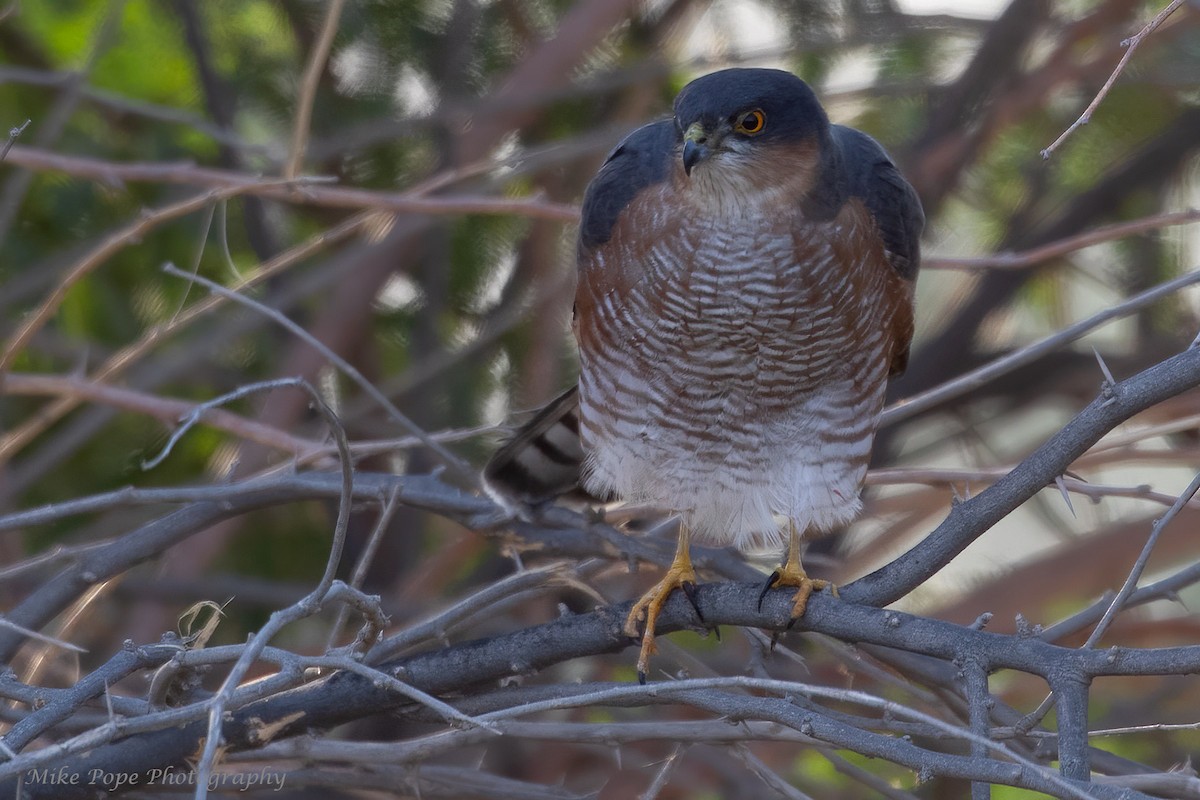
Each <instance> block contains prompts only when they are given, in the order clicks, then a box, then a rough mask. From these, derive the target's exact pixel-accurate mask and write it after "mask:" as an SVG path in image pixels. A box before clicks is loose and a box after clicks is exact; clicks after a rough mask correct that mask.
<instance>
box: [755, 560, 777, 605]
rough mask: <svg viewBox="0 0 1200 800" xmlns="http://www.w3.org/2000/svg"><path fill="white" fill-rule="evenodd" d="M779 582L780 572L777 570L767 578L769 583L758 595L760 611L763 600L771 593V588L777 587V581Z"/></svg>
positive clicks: (765, 584) (764, 585)
mask: <svg viewBox="0 0 1200 800" xmlns="http://www.w3.org/2000/svg"><path fill="white" fill-rule="evenodd" d="M777 580H779V570H775V571H774V572H772V573H771V574H770V575H769V576H768V577H767V582H766V583H764V584H763V588H762V591H761V592H759V593H758V610H759V611H762V603H763V598H765V597H766V596H767V592H769V591H771V587H772V586H774V585H775V581H777Z"/></svg>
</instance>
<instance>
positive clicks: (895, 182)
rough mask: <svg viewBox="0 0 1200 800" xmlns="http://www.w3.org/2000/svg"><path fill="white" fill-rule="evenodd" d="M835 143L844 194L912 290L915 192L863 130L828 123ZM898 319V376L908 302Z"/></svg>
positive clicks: (904, 354) (917, 259)
mask: <svg viewBox="0 0 1200 800" xmlns="http://www.w3.org/2000/svg"><path fill="white" fill-rule="evenodd" d="M830 133H831V135H832V139H833V142H834V143H835V145H836V146H837V147H838V149H839V150H840V156H841V158H840V159H839V160H840V167H841V175H842V180H843V181H844V182H845V187H846V191H847V194H849V196H850V197H851V198H858V199H859V200H860V201H861V202H862V203H863V205H864V206H866V208H867V211H868V212H870V214H871V217H872V218H873V220H874V222H875V227H876V230H877V231H878V235H879V238H880V239H881V240H882V242H883V249H884V254H885V256H886V258H887V260H888V262H889V263H890V264H891V266H892V268H893V269H894V270H895V271H896V274H898V275H899V276H900V277H901V278H903V279H904V281H905V283H906V284H907V285H908V291H910V292H911V291H912V285H913V284H914V283H915V282H916V280H917V271H918V270H919V269H920V267H921V232H922V231H923V230H924V228H925V212H924V210H922V208H921V200H920V198H918V197H917V192H916V190H915V189H913V187H912V186H911V185H910V184H909V182H908V181H906V180H905V179H904V176H903V175H901V174H900V170H899V169H897V168H896V165H895V164H894V163H892V159H891V158H890V157H889V156H888V154H887V152H886V151H885V150H884V149H883V147H882V146H881V145H880V144H879V143H878V142H876V141H875V140H874V139H872V138H871V137H870V136H868V135H867V134H865V133H863V132H862V131H858V130H855V129H854V128H847V127H845V126H843V125H832V126H830ZM906 308H907V309H908V312H907V314H902V315H901V316H900V318H898V319H897V320H896V324H895V331H894V333H895V341H894V345H893V350H892V364H891V374H892V375H899V374H900V373H902V372H904V368H905V367H906V366H907V365H908V349H909V344H910V342H911V341H912V329H913V323H912V310H911V309H912V306H911V303H909V304H906Z"/></svg>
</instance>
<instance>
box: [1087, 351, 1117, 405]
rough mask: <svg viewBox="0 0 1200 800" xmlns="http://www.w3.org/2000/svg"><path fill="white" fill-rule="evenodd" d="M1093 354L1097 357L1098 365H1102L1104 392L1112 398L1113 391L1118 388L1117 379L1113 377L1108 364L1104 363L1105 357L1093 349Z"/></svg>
mask: <svg viewBox="0 0 1200 800" xmlns="http://www.w3.org/2000/svg"><path fill="white" fill-rule="evenodd" d="M1092 353H1094V354H1095V356H1096V363H1097V364H1099V365H1100V371H1101V372H1102V373H1104V392H1105V394H1107V395H1109V396H1111V395H1112V392H1113V390H1114V389H1116V388H1117V379H1116V378H1114V377H1113V374H1112V372H1111V371H1110V370H1109V368H1108V364H1107V363H1105V361H1104V356H1102V355H1100V351H1099V350H1097V349H1096V348H1095V347H1093V348H1092Z"/></svg>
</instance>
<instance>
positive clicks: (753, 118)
mask: <svg viewBox="0 0 1200 800" xmlns="http://www.w3.org/2000/svg"><path fill="white" fill-rule="evenodd" d="M766 126H767V115H766V114H764V113H763V112H762V111H760V110H759V109H757V108H756V109H754V110H753V111H747V112H745V113H743V114H739V115H738V118H737V122H736V123H735V124H734V126H733V129H734V130H736V131H737V132H738V133H744V134H746V135H747V136H757V135H758V134H760V133H762V132H763V128H765V127H766Z"/></svg>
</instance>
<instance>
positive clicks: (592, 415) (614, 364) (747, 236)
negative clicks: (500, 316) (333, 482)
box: [484, 69, 925, 680]
mask: <svg viewBox="0 0 1200 800" xmlns="http://www.w3.org/2000/svg"><path fill="white" fill-rule="evenodd" d="M924 223H925V218H924V214H923V212H922V210H921V204H920V201H919V200H918V198H917V195H916V192H915V191H914V190H913V188H912V187H911V186H910V185H909V184H908V182H907V181H905V180H904V178H903V176H901V174H900V172H899V170H898V169H897V168H896V166H895V164H893V163H892V161H891V159H890V158H889V157H888V155H887V153H886V152H885V151H884V150H883V148H882V147H881V146H880V145H879V144H878V143H877V142H876V141H875V140H874V139H872V138H871V137H870V136H868V135H866V134H865V133H862V132H860V131H857V130H855V129H853V128H848V127H844V126H841V125H833V124H830V122H829V119H828V117H827V116H826V114H825V111H824V109H823V108H822V107H821V104H820V103H819V102H818V101H817V98H816V96H815V95H814V93H813V91H812V90H811V89H810V88H809V86H808V85H807V84H806V83H804V81H802V80H800V79H799V78H797V77H796V76H795V75H792V74H791V73H788V72H784V71H780V70H772V69H727V70H722V71H720V72H715V73H713V74H710V75H706V76H704V77H701V78H698V79H697V80H695V81H693V82H691V83H689V84H688V85H687V86H685V87H684V89H683V90H682V91H681V92H680V93H679V96H678V97H677V98H676V100H675V106H674V117H673V118H671V119H665V120H662V121H659V122H654V123H651V124H649V125H646V126H644V127H642V128H639V129H638V130H636V131H634V132H633V133H631V134H630V135H629V136H628V137H626V138H625V140H624V141H622V142H621V143H620V144H619V145H618V146H617V147H616V149H614V150H613V151H612V153H611V154H610V155H609V156H608V159H607V160H606V161H605V162H604V165H603V166H602V167H601V168H600V171H599V173H598V174H597V175H596V177H595V178H594V179H593V180H592V182H591V184H590V185H589V187H588V189H587V193H586V196H585V198H584V202H583V213H582V221H581V224H580V228H579V244H578V288H577V291H576V296H575V309H574V319H573V328H574V332H575V338H576V341H577V343H578V345H579V366H580V372H579V381H578V386H577V387H575V388H572V389H571V390H570V391H568V392H567V393H566V394H564V395H563V396H561V397H559V398H558V399H557V400H555V401H554V402H553V403H551V404H550V406H548V407H547V408H546V409H545V410H543V411H542V412H541V413H539V414H538V415H537V416H536V417H535V418H534V419H533V420H532V421H531V422H530V423H529V424H528V425H527V426H526V427H525V428H524V429H523V430H521V431H519V432H518V434H517V436H516V437H515V438H514V439H513V440H512V441H511V442H509V443H508V444H507V445H505V446H504V447H503V448H501V450H499V451H498V452H497V454H496V455H495V456H494V457H493V459H492V461H491V462H490V463H489V464H488V466H487V467H486V468H485V471H484V477H485V481H486V483H487V484H488V485H489V486H490V487H492V488H493V490H494V491H497V492H500V493H502V494H506V495H509V496H513V495H515V496H517V497H519V498H521V499H523V500H526V501H536V500H541V499H543V498H546V497H549V496H553V495H554V494H556V493H560V492H562V491H563V490H566V489H569V488H571V486H572V485H573V484H575V483H576V482H577V481H580V480H581V481H582V485H583V487H584V488H585V489H586V490H588V491H589V492H590V493H591V494H593V495H595V496H600V497H604V496H616V497H618V498H620V499H623V500H627V501H633V502H641V503H649V504H653V505H655V506H658V507H661V508H663V509H666V510H670V511H672V512H674V513H675V514H677V515H678V516H679V518H680V527H679V539H678V546H677V549H676V553H675V558H674V561H673V563H672V564H671V566H670V568H669V569H668V570H667V572H666V575H665V576H664V577H663V579H662V580H661V581H660V582H659V583H658V584H656V585H655V586H654V587H653V588H652V589H651V590H650V591H648V592H647V593H646V594H645V595H644V596H643V597H642V598H641V599H640V600H639V601H638V602H637V604H635V605H634V607H633V610H632V611H631V612H630V615H629V617H628V619H627V621H626V626H625V629H626V632H627V633H628V634H629V635H630V636H633V637H636V636H637V635H638V627H639V623H640V622H641V621H642V620H643V619H644V620H645V627H644V633H643V634H642V649H641V653H640V656H639V658H638V675H639V678H640V679H642V680H644V679H645V674H646V669H647V666H648V662H649V656H650V654H651V653H653V652H654V626H655V620H656V618H657V616H658V613H659V611H660V609H661V608H662V605H663V603H664V602H665V601H666V599H667V598H668V597H669V595H670V593H671V592H672V591H674V590H675V589H676V588H683V589H684V590H685V591H686V592H687V593H688V596H689V598H690V597H691V596H692V591H693V590H694V587H695V581H696V573H695V570H694V569H693V567H692V564H691V560H690V557H689V551H688V546H689V542H690V541H691V540H692V539H696V540H700V541H706V542H710V543H713V544H716V545H731V544H732V545H737V546H739V547H746V546H750V545H758V546H766V547H775V548H780V547H782V546H783V545H784V544H785V543H786V545H787V554H786V558H785V559H784V561H783V566H782V567H781V568H780V569H778V570H776V571H775V573H774V574H773V575H772V576H771V577H770V578H769V579H768V581H767V584H766V586H765V587H764V590H763V591H764V594H765V592H766V590H767V589H768V588H770V587H771V586H794V587H796V590H797V591H796V594H795V599H794V602H793V607H792V613H793V615H794V616H795V617H799V616H801V615H803V613H804V610H805V607H806V605H807V603H808V598H809V596H810V594H811V593H812V592H813V591H814V590H818V589H820V588H823V587H824V585H825V582H823V581H815V580H812V579H810V578H809V577H808V576H807V575H806V574H805V572H804V569H803V567H802V566H801V563H800V547H801V542H802V540H804V539H805V538H806V537H812V536H816V535H819V534H822V533H826V532H830V531H832V530H835V529H837V528H839V527H840V526H843V525H845V524H846V523H848V522H849V521H851V520H852V519H853V518H854V517H855V516H856V515H857V514H858V513H859V511H860V509H861V501H860V500H859V492H860V489H861V487H862V483H863V479H864V477H865V475H866V471H867V462H868V460H869V457H870V452H871V444H872V441H873V439H874V437H875V431H876V428H877V427H878V424H879V415H880V412H881V410H882V408H883V400H884V390H885V388H886V384H887V380H888V377H889V376H890V375H896V374H898V373H900V372H902V371H903V370H904V367H905V364H906V362H907V359H908V352H909V343H910V341H911V339H912V333H913V285H914V282H915V279H916V276H917V269H918V266H919V262H920V244H919V240H920V237H921V231H922V228H923V227H924ZM693 605H694V602H693Z"/></svg>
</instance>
